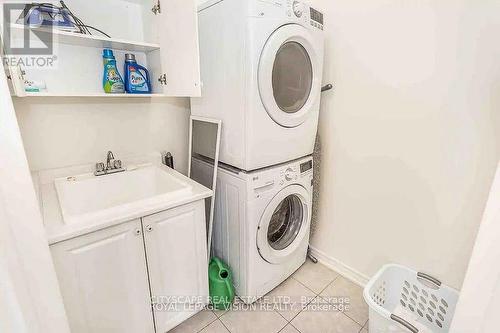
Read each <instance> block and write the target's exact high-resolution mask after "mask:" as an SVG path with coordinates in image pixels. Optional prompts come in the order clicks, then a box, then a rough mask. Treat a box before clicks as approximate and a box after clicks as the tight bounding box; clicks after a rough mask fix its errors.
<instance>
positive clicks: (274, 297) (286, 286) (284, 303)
mask: <svg viewBox="0 0 500 333" xmlns="http://www.w3.org/2000/svg"><path fill="white" fill-rule="evenodd" d="M315 296H316V295H315V294H314V293H313V292H312V291H311V290H310V289H308V288H306V287H305V286H304V285H303V284H301V283H300V282H298V281H297V280H294V279H287V280H285V282H283V283H282V284H280V285H279V286H278V287H276V288H275V289H274V290H272V291H271V292H270V293H269V294H267V295H266V296H264V297H263V299H262V301H263V302H266V303H268V304H272V306H273V308H274V309H275V310H276V311H278V312H279V313H280V314H281V315H282V316H283V317H284V318H285V319H286V320H288V321H290V320H292V319H293V317H295V316H296V315H297V314H299V312H300V311H302V309H303V308H304V307H305V306H306V305H307V304H309V302H311V301H312V300H313V299H314V298H315Z"/></svg>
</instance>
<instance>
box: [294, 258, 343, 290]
mask: <svg viewBox="0 0 500 333" xmlns="http://www.w3.org/2000/svg"><path fill="white" fill-rule="evenodd" d="M337 276H339V274H338V273H337V272H334V271H332V270H331V269H329V268H328V267H326V266H324V265H322V264H320V263H317V264H314V263H313V262H312V261H310V260H307V261H306V262H305V263H304V265H302V267H300V268H299V269H298V270H297V272H295V273H294V274H293V276H292V277H293V278H294V279H295V280H297V281H299V282H300V283H302V284H304V285H305V286H306V287H307V288H309V289H311V290H312V291H314V292H315V293H316V294H319V293H320V292H321V291H322V290H323V289H324V288H325V287H326V286H327V285H328V284H329V283H331V282H332V281H333V280H335V278H337Z"/></svg>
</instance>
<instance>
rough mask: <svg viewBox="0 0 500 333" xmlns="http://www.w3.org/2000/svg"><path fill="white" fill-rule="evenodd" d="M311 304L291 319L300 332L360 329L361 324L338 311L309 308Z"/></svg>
mask: <svg viewBox="0 0 500 333" xmlns="http://www.w3.org/2000/svg"><path fill="white" fill-rule="evenodd" d="M314 304H316V302H313V303H312V304H311V305H314ZM311 305H310V306H308V307H307V309H305V310H304V311H302V312H301V313H299V315H298V316H297V317H295V318H294V319H293V320H292V321H291V324H292V325H293V326H294V327H295V328H297V329H298V330H299V331H300V333H318V332H321V333H358V332H359V330H360V329H361V325H358V324H357V323H356V322H355V321H354V320H352V319H351V318H349V317H347V316H346V315H344V314H343V313H342V312H340V311H336V310H334V309H328V308H321V309H318V308H310V307H311Z"/></svg>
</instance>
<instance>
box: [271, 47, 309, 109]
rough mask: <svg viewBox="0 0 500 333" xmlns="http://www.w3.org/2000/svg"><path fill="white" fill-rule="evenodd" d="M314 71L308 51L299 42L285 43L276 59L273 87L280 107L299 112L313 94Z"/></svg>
mask: <svg viewBox="0 0 500 333" xmlns="http://www.w3.org/2000/svg"><path fill="white" fill-rule="evenodd" d="M312 81H313V69H312V64H311V59H310V58H309V55H308V54H307V50H306V49H305V48H304V47H303V46H302V45H301V44H299V43H298V42H286V43H284V44H283V45H282V46H281V47H280V48H279V49H278V52H277V53H276V58H275V59H274V65H273V74H272V86H273V95H274V99H275V100H276V104H277V105H278V107H279V108H280V109H281V110H283V111H284V112H286V113H295V112H298V111H300V110H301V109H302V107H304V105H305V104H306V102H307V100H308V99H309V95H310V94H311V88H312Z"/></svg>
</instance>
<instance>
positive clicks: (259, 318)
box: [219, 303, 288, 333]
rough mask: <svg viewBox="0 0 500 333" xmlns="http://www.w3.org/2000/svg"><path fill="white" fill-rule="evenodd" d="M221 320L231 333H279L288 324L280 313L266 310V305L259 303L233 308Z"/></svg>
mask: <svg viewBox="0 0 500 333" xmlns="http://www.w3.org/2000/svg"><path fill="white" fill-rule="evenodd" d="M262 307H264V309H262ZM219 319H220V320H221V321H222V323H223V324H224V326H226V327H227V328H228V329H229V331H230V332H231V333H255V332H258V333H277V332H279V331H280V330H281V329H282V328H283V327H285V326H286V324H287V323H288V322H287V321H286V320H285V319H284V318H283V317H282V316H281V315H280V314H279V313H278V312H276V311H273V310H265V304H258V303H254V304H252V305H248V306H245V307H244V308H241V309H234V308H233V309H232V310H230V311H228V312H226V313H225V314H224V315H222V316H221V317H220V318H219Z"/></svg>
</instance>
